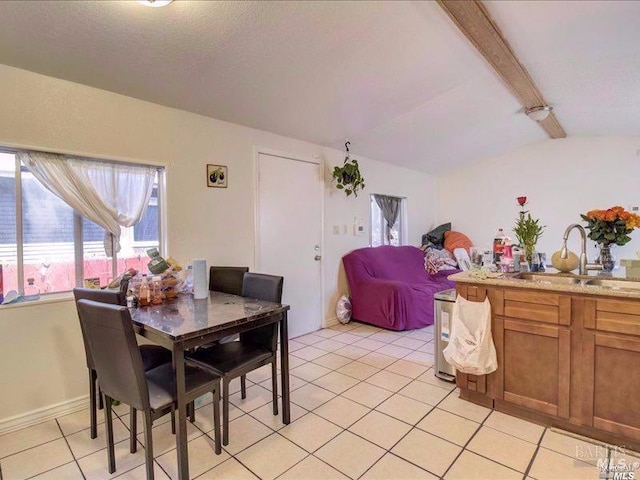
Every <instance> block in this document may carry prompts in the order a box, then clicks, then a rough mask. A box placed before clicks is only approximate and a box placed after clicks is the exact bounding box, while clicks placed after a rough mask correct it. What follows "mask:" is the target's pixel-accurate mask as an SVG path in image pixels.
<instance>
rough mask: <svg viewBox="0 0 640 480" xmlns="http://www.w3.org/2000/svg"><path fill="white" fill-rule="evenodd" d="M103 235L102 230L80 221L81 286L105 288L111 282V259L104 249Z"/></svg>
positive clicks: (88, 221)
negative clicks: (82, 258) (82, 256)
mask: <svg viewBox="0 0 640 480" xmlns="http://www.w3.org/2000/svg"><path fill="white" fill-rule="evenodd" d="M105 233H106V230H105V229H104V228H102V227H100V226H99V225H96V224H95V223H93V222H91V221H90V220H87V219H86V218H83V219H82V252H83V255H84V262H83V286H86V287H92V286H97V285H99V286H101V287H106V286H107V285H109V283H110V282H111V280H113V270H112V268H111V266H112V263H113V259H112V258H111V257H108V256H107V254H106V252H105V249H104V238H105Z"/></svg>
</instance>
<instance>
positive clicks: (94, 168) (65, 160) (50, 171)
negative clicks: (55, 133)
mask: <svg viewBox="0 0 640 480" xmlns="http://www.w3.org/2000/svg"><path fill="white" fill-rule="evenodd" d="M18 159H19V160H20V161H21V162H22V163H23V164H24V165H25V166H26V167H27V168H28V169H29V171H30V172H31V173H32V174H33V176H34V177H36V178H37V179H38V180H39V181H40V183H42V184H43V185H44V186H45V187H46V188H47V189H48V190H50V191H51V192H52V193H54V194H55V195H57V196H58V197H60V198H61V199H62V200H63V201H64V202H65V203H67V205H69V206H70V207H71V208H73V209H74V210H76V211H77V212H79V213H80V214H81V215H82V216H83V217H85V218H87V219H88V220H91V221H92V222H94V223H96V224H98V225H100V226H101V227H102V228H104V229H105V230H106V231H107V232H106V235H105V244H104V246H105V251H106V253H107V256H113V254H114V253H116V252H118V251H120V233H121V230H120V227H121V226H122V227H130V226H132V225H134V224H135V223H137V222H138V221H139V220H140V218H142V215H144V212H145V210H146V208H147V205H148V204H149V198H150V197H151V192H152V190H153V181H154V178H155V174H156V168H155V167H152V166H146V165H125V164H117V163H106V162H98V161H95V160H91V159H85V158H77V157H67V156H65V155H57V154H53V153H44V152H34V151H24V152H19V153H18ZM112 235H113V237H112ZM113 238H115V243H114V242H112V239H113Z"/></svg>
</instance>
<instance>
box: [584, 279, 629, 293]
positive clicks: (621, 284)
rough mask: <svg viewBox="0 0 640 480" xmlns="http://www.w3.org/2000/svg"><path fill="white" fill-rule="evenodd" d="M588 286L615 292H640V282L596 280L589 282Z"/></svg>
mask: <svg viewBox="0 0 640 480" xmlns="http://www.w3.org/2000/svg"><path fill="white" fill-rule="evenodd" d="M587 285H591V286H594V287H603V288H611V289H613V290H640V281H637V280H618V279H614V278H594V279H590V280H588V281H587Z"/></svg>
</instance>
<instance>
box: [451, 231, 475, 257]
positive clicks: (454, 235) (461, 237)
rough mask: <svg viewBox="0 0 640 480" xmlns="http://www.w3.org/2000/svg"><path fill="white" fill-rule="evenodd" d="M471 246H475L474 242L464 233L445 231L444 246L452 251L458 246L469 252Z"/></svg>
mask: <svg viewBox="0 0 640 480" xmlns="http://www.w3.org/2000/svg"><path fill="white" fill-rule="evenodd" d="M471 247H473V242H472V241H471V240H469V237H467V236H466V235H465V234H464V233H460V232H454V231H451V232H445V233H444V248H446V249H447V250H449V251H450V252H451V253H453V251H454V250H455V249H456V248H464V249H465V250H466V251H467V253H469V250H470V248H471Z"/></svg>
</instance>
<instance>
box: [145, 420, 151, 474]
mask: <svg viewBox="0 0 640 480" xmlns="http://www.w3.org/2000/svg"><path fill="white" fill-rule="evenodd" d="M152 429H153V420H151V412H150V411H149V410H145V412H144V460H145V462H146V464H147V480H153V434H152Z"/></svg>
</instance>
